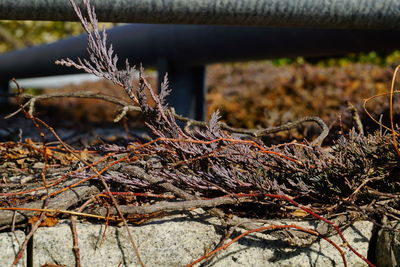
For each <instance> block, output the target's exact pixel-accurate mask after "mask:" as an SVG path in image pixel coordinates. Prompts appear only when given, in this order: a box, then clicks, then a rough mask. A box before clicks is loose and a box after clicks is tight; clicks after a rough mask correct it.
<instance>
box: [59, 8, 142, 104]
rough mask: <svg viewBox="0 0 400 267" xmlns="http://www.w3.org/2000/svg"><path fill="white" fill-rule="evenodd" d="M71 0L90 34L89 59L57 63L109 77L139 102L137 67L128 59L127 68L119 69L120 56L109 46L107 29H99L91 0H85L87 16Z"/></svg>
mask: <svg viewBox="0 0 400 267" xmlns="http://www.w3.org/2000/svg"><path fill="white" fill-rule="evenodd" d="M69 1H70V3H71V5H72V6H73V8H74V10H75V13H76V14H77V15H78V17H79V20H80V21H81V24H82V27H83V28H84V30H85V31H86V33H87V34H88V46H87V51H88V53H89V59H81V58H78V59H77V61H74V60H72V59H69V58H67V59H66V60H64V59H61V60H57V61H56V64H60V65H64V66H67V67H75V68H77V69H81V70H84V71H85V72H87V73H91V74H94V75H96V76H97V77H100V78H104V79H107V80H109V81H111V82H113V83H114V84H116V85H119V86H121V87H123V88H124V90H125V91H126V93H127V94H128V96H129V97H130V98H131V99H132V100H133V101H134V102H135V103H137V97H136V95H135V93H134V91H133V85H132V83H133V79H134V74H135V67H134V66H130V65H129V62H128V60H126V61H125V69H122V70H119V69H118V67H117V64H118V57H117V56H116V55H115V54H114V49H113V46H112V45H109V46H107V33H106V30H105V29H103V30H102V31H100V30H99V25H98V20H97V16H96V13H95V11H94V8H93V7H91V6H90V0H83V4H84V6H85V9H86V15H87V17H86V16H84V15H83V14H82V11H81V10H80V8H79V7H78V6H77V5H76V3H75V2H74V1H73V0H69ZM87 18H88V19H87Z"/></svg>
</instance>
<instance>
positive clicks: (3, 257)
mask: <svg viewBox="0 0 400 267" xmlns="http://www.w3.org/2000/svg"><path fill="white" fill-rule="evenodd" d="M15 238H17V239H18V241H19V242H20V243H21V244H22V242H24V239H25V234H24V233H23V232H22V231H15V236H14V234H13V233H11V232H10V233H0V266H11V264H12V263H13V261H14V259H15V256H16V255H17V254H18V251H19V245H18V241H17V239H15ZM16 266H21V267H22V266H26V251H25V253H24V255H23V256H22V258H21V259H20V261H19V262H18V264H17V265H16Z"/></svg>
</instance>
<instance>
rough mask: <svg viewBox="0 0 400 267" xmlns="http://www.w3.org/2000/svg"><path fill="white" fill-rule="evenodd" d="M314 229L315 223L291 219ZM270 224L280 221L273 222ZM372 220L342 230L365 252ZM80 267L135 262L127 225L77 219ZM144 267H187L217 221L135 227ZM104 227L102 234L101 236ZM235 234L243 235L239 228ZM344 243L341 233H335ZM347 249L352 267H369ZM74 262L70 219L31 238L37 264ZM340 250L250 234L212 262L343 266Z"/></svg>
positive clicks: (216, 236)
mask: <svg viewBox="0 0 400 267" xmlns="http://www.w3.org/2000/svg"><path fill="white" fill-rule="evenodd" d="M287 223H296V224H297V225H300V226H303V227H308V228H314V229H315V227H316V225H317V224H316V223H315V222H287ZM271 224H282V222H280V221H271ZM372 226H373V225H372V223H370V222H356V223H355V224H354V225H353V226H352V227H350V228H348V229H346V230H345V231H344V234H345V236H346V238H347V239H348V241H349V243H350V244H351V245H352V246H353V247H354V248H355V249H357V251H359V252H360V253H361V254H362V255H367V252H368V246H369V239H370V238H371V235H372ZM77 229H78V237H79V246H80V253H81V263H82V266H137V265H138V264H137V262H136V260H135V256H134V253H133V250H132V248H131V245H130V242H129V240H128V238H127V233H126V229H124V227H108V228H107V229H105V226H104V225H100V224H98V225H96V224H88V223H79V224H78V225H77ZM131 230H132V232H133V234H134V236H135V239H136V241H137V243H138V244H139V250H140V253H141V255H142V258H143V261H144V262H145V264H146V266H183V265H186V264H189V263H191V262H192V261H194V260H195V259H197V258H199V257H201V256H202V255H203V254H204V252H205V251H208V250H210V249H213V248H214V246H215V245H216V244H217V243H218V242H219V240H220V238H221V234H222V233H221V231H220V230H221V227H220V225H219V224H218V221H217V220H215V219H210V218H207V217H196V218H190V217H188V216H183V215H182V216H174V217H170V218H164V219H159V220H156V221H153V222H150V223H147V224H144V225H140V226H136V227H135V226H132V227H131ZM104 231H105V234H104V238H102V235H103V233H104ZM236 234H239V232H237V233H236ZM332 239H333V240H334V241H335V242H337V244H339V245H340V244H342V242H340V240H339V238H338V237H337V236H334V237H332ZM342 249H343V250H344V251H345V253H346V256H347V260H348V264H349V266H367V265H366V264H365V263H364V262H363V261H362V260H361V259H359V258H358V257H356V256H355V255H354V254H353V253H351V252H350V251H349V250H348V249H347V248H346V247H342ZM46 263H47V264H58V265H65V266H71V267H72V266H75V258H74V254H73V251H72V236H71V230H70V226H69V222H68V221H65V222H63V223H60V224H59V225H57V226H55V227H51V228H40V229H39V230H38V231H37V233H36V234H35V235H34V239H33V266H34V267H39V266H41V265H43V264H46ZM342 265H343V263H342V259H341V256H340V254H339V252H338V251H337V250H336V249H335V248H333V246H331V245H330V244H329V243H327V242H326V241H324V240H319V241H317V242H315V243H314V244H313V245H311V246H310V247H308V248H297V247H291V246H289V245H287V244H286V243H285V242H282V240H279V238H277V237H274V236H273V235H271V234H268V235H267V234H262V233H257V234H252V235H251V236H248V237H245V238H243V239H241V240H240V241H239V242H237V243H235V244H233V245H232V246H230V247H229V248H228V249H227V250H226V251H223V252H222V253H221V254H218V256H217V257H216V258H214V259H213V260H212V261H211V263H210V266H221V267H222V266H230V267H232V266H342Z"/></svg>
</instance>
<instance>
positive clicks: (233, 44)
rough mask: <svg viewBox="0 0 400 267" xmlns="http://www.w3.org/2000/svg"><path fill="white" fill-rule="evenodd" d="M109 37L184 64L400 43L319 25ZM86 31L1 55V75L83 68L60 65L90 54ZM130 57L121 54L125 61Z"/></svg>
mask: <svg viewBox="0 0 400 267" xmlns="http://www.w3.org/2000/svg"><path fill="white" fill-rule="evenodd" d="M108 36H109V38H108V40H109V42H110V43H112V44H113V45H114V49H115V51H116V53H117V54H118V56H119V58H121V59H125V58H128V59H129V61H130V62H131V63H133V64H139V63H143V64H144V66H145V67H156V66H157V64H158V61H159V60H160V59H166V60H167V61H168V62H171V63H179V64H183V65H205V64H209V63H215V62H227V61H243V60H256V59H268V58H270V59H272V58H280V57H296V56H305V57H311V56H325V55H337V54H343V53H349V52H366V51H371V50H376V51H382V50H394V49H398V48H399V47H400V34H399V32H398V31H373V30H351V31H350V30H317V29H288V28H263V27H230V26H195V25H150V24H144V25H143V24H139V25H138V24H136V25H125V26H120V27H115V28H113V29H111V30H109V31H108ZM87 56H88V55H87V52H86V36H85V35H81V36H78V37H72V38H68V39H65V40H61V41H58V42H55V43H52V44H46V45H40V46H36V47H31V48H27V49H23V50H16V51H12V52H9V53H6V54H3V55H0V79H3V80H4V79H9V78H11V77H15V78H29V77H41V76H51V75H62V74H68V73H77V72H79V71H78V70H76V69H74V68H67V67H60V66H57V65H55V64H54V61H55V60H57V59H61V58H67V57H69V58H71V59H75V58H77V57H87ZM123 62H124V60H121V63H123Z"/></svg>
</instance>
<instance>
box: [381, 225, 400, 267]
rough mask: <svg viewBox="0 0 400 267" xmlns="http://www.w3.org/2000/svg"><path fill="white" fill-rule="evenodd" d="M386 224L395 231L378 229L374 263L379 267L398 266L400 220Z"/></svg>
mask: <svg viewBox="0 0 400 267" xmlns="http://www.w3.org/2000/svg"><path fill="white" fill-rule="evenodd" d="M385 224H386V222H385ZM387 226H388V227H390V228H393V229H395V230H397V231H390V230H384V229H381V230H379V232H378V240H377V244H376V261H377V262H376V263H377V266H380V267H392V266H400V232H399V230H400V222H392V223H388V224H387Z"/></svg>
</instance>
